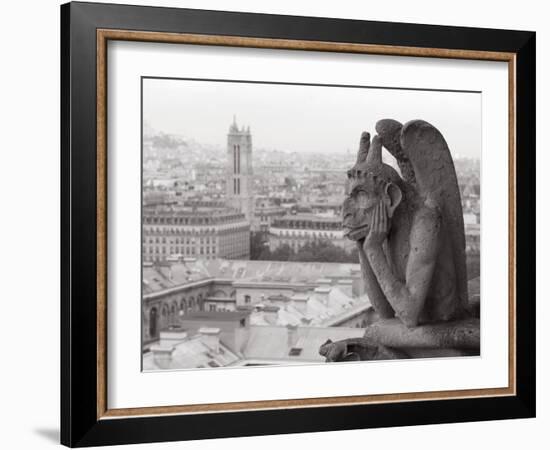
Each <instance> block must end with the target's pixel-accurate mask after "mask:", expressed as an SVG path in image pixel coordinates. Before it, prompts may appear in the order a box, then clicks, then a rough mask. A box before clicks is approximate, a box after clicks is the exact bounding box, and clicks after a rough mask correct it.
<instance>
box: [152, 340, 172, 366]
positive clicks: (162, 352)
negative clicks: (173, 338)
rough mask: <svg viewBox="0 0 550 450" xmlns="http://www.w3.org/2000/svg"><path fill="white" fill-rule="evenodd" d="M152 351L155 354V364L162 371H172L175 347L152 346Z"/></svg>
mask: <svg viewBox="0 0 550 450" xmlns="http://www.w3.org/2000/svg"><path fill="white" fill-rule="evenodd" d="M151 351H152V352H153V358H154V360H155V364H156V365H157V366H158V367H159V368H160V369H170V368H171V367H170V366H171V365H172V353H173V352H174V347H172V346H163V345H152V346H151Z"/></svg>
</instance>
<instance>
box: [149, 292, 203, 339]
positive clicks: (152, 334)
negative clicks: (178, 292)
mask: <svg viewBox="0 0 550 450" xmlns="http://www.w3.org/2000/svg"><path fill="white" fill-rule="evenodd" d="M202 304H203V295H202V294H199V295H198V296H197V298H196V299H195V297H194V296H190V297H188V298H186V297H182V298H181V299H180V300H179V301H178V300H173V301H172V302H163V303H162V304H161V305H159V306H153V307H152V308H151V309H150V310H149V329H148V331H149V338H150V339H154V338H156V337H158V334H159V332H160V331H161V330H163V329H165V328H168V327H170V326H173V325H179V320H180V318H182V317H184V316H185V315H186V314H188V313H189V312H194V311H200V310H201V309H202ZM159 308H160V312H159Z"/></svg>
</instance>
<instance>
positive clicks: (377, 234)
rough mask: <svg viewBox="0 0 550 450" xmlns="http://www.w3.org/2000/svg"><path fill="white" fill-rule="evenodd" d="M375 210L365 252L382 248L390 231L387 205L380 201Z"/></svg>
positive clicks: (365, 244)
mask: <svg viewBox="0 0 550 450" xmlns="http://www.w3.org/2000/svg"><path fill="white" fill-rule="evenodd" d="M374 208H375V209H374V212H373V215H372V219H371V225H370V230H369V234H368V235H367V237H366V239H365V243H364V249H365V250H368V249H372V248H375V247H381V246H382V243H383V242H384V241H385V240H386V238H387V237H388V232H389V229H390V225H389V220H388V213H387V211H386V205H385V204H384V203H383V202H382V201H380V202H379V203H378V204H377V205H376V206H375V207H374Z"/></svg>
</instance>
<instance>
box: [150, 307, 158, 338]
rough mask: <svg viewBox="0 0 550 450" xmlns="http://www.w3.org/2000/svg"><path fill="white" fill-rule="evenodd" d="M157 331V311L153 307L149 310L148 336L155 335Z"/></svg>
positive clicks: (153, 336) (152, 336)
mask: <svg viewBox="0 0 550 450" xmlns="http://www.w3.org/2000/svg"><path fill="white" fill-rule="evenodd" d="M157 333H158V311H157V308H155V307H153V308H151V309H150V310H149V338H151V339H153V338H155V337H157Z"/></svg>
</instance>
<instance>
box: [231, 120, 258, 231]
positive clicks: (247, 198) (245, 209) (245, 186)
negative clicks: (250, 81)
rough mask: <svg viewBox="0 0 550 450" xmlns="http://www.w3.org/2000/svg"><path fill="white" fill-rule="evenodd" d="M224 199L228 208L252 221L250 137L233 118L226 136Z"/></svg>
mask: <svg viewBox="0 0 550 450" xmlns="http://www.w3.org/2000/svg"><path fill="white" fill-rule="evenodd" d="M226 180H227V181H226V197H227V204H228V206H230V207H232V208H235V209H238V210H239V211H241V212H242V213H244V215H245V216H246V219H247V220H248V221H250V222H252V220H253V219H254V195H253V192H252V136H251V134H250V127H247V128H246V129H245V128H244V126H243V128H241V129H239V127H238V126H237V121H236V119H235V116H233V123H232V124H231V126H230V127H229V133H228V134H227V178H226Z"/></svg>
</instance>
